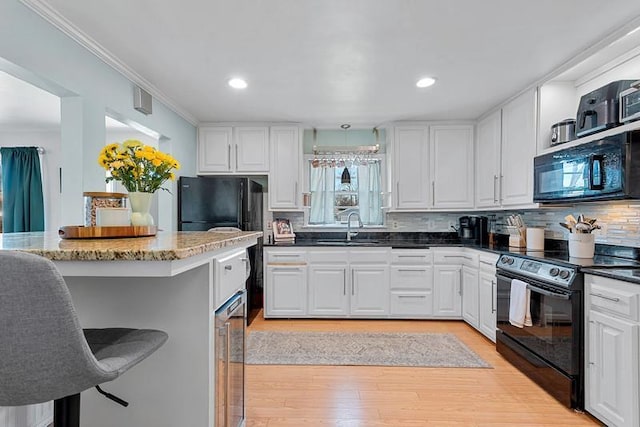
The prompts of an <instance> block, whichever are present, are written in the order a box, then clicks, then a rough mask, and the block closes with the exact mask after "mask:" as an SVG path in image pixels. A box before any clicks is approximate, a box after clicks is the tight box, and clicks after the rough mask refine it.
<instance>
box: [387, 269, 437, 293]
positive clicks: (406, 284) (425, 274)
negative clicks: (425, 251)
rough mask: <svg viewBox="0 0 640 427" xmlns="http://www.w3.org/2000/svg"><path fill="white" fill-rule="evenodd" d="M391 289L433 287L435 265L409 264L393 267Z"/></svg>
mask: <svg viewBox="0 0 640 427" xmlns="http://www.w3.org/2000/svg"><path fill="white" fill-rule="evenodd" d="M390 285H391V289H427V288H428V289H431V288H432V286H433V267H431V266H425V265H407V266H392V267H391V284H390Z"/></svg>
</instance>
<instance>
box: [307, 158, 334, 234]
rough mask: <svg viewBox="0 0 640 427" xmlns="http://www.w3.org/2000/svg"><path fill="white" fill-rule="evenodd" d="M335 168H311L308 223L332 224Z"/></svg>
mask: <svg viewBox="0 0 640 427" xmlns="http://www.w3.org/2000/svg"><path fill="white" fill-rule="evenodd" d="M334 178H335V168H326V167H325V168H311V182H310V185H309V187H310V190H311V211H310V212H309V224H333V223H335V222H336V219H335V216H334V208H335V179H334Z"/></svg>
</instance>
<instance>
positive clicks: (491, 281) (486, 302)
mask: <svg viewBox="0 0 640 427" xmlns="http://www.w3.org/2000/svg"><path fill="white" fill-rule="evenodd" d="M497 286H498V285H497V282H496V274H495V269H494V272H493V273H490V272H487V271H484V270H482V269H481V270H480V274H479V275H478V330H479V331H480V332H482V333H483V334H484V335H485V336H486V337H487V338H489V339H490V340H491V341H493V342H496V303H497V301H496V292H497Z"/></svg>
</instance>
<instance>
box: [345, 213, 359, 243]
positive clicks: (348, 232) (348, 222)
mask: <svg viewBox="0 0 640 427" xmlns="http://www.w3.org/2000/svg"><path fill="white" fill-rule="evenodd" d="M353 215H358V228H362V227H363V225H362V219H361V218H360V212H358V211H356V210H354V211H352V212H349V215H348V216H347V241H351V238H352V237H355V236H357V235H358V232H357V231H351V217H352V216H353Z"/></svg>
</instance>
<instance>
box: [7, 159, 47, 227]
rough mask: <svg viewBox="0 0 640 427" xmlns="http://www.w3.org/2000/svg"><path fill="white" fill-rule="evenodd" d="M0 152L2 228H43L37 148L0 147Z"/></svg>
mask: <svg viewBox="0 0 640 427" xmlns="http://www.w3.org/2000/svg"><path fill="white" fill-rule="evenodd" d="M0 155H1V156H2V196H3V203H2V229H3V232H4V233H17V232H21V231H44V200H43V196H42V176H41V174H40V158H39V156H38V149H37V148H36V147H3V148H1V149H0Z"/></svg>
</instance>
